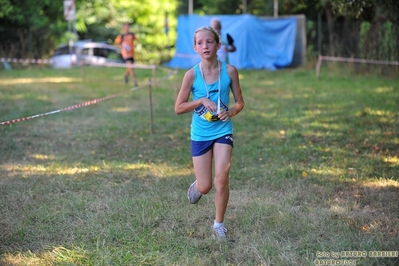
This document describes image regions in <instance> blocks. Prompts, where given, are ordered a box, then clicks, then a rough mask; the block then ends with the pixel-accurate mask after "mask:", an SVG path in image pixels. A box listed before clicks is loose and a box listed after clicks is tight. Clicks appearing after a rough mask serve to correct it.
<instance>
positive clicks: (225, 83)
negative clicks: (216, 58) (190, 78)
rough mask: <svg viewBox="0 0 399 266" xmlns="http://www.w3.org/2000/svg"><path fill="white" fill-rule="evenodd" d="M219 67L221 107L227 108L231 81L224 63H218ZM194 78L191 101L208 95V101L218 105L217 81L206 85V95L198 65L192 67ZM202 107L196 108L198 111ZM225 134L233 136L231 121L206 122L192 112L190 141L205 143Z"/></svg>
mask: <svg viewBox="0 0 399 266" xmlns="http://www.w3.org/2000/svg"><path fill="white" fill-rule="evenodd" d="M219 64H220V66H221V71H220V100H221V105H224V106H225V107H228V106H229V100H230V86H231V79H230V77H229V74H228V73H227V67H226V63H225V62H219ZM194 72H195V78H194V83H193V86H192V87H191V93H192V97H193V100H194V101H195V100H198V99H200V98H203V97H207V94H208V93H209V99H210V100H212V101H213V102H215V103H216V105H217V104H218V97H219V80H217V81H216V82H215V83H213V84H206V85H207V87H208V93H207V90H206V88H205V82H204V80H203V78H202V75H201V72H200V69H199V65H196V66H195V67H194ZM201 108H203V106H200V107H198V108H196V110H197V111H198V110H200V109H201ZM227 134H233V123H232V122H231V119H229V120H227V121H226V122H223V121H222V120H217V121H207V120H205V119H203V118H202V117H200V116H199V115H198V114H197V112H195V111H194V112H193V114H192V121H191V140H194V141H207V140H214V139H217V138H220V137H223V136H224V135H227Z"/></svg>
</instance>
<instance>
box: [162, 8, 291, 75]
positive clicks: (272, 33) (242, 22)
mask: <svg viewBox="0 0 399 266" xmlns="http://www.w3.org/2000/svg"><path fill="white" fill-rule="evenodd" d="M213 18H217V19H219V20H220V21H221V23H222V34H223V33H229V34H230V35H231V36H232V37H233V38H234V44H235V46H236V47H237V50H236V52H234V53H229V63H231V64H232V65H234V66H235V67H236V68H238V69H268V70H275V69H278V68H283V67H287V66H289V65H290V64H291V62H292V59H293V54H294V47H295V35H296V28H297V19H296V18H295V17H294V18H281V19H270V20H264V19H263V20H262V19H258V18H257V17H256V16H253V15H214V16H199V15H188V16H187V15H180V16H179V18H178V25H177V40H176V54H175V56H174V57H173V58H172V60H171V61H169V62H168V63H166V64H165V65H166V66H168V67H172V68H185V69H188V68H191V67H193V66H194V65H195V64H197V63H199V62H200V57H199V55H198V54H197V53H196V52H195V51H194V49H193V45H194V32H195V30H196V29H198V28H200V27H203V26H209V25H210V22H211V20H212V19H213Z"/></svg>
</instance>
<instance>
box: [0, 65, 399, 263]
mask: <svg viewBox="0 0 399 266" xmlns="http://www.w3.org/2000/svg"><path fill="white" fill-rule="evenodd" d="M122 72H123V70H122V69H113V68H86V70H85V75H84V80H83V79H82V77H83V76H82V73H81V70H80V69H71V70H52V69H47V68H41V69H40V68H32V69H19V70H11V71H4V70H2V71H0V122H3V121H7V120H10V119H15V118H22V117H26V116H30V115H35V114H42V113H45V112H50V111H53V110H58V109H61V108H64V107H68V106H72V105H75V104H79V103H82V102H86V101H90V100H93V99H98V98H102V97H105V96H109V95H115V94H117V95H118V96H117V97H114V98H112V99H109V100H106V101H103V102H100V103H97V104H93V105H90V106H86V107H82V108H78V109H73V110H69V111H64V112H60V113H57V114H52V115H48V116H44V117H39V118H36V119H32V120H28V121H23V122H19V123H15V124H13V125H11V126H10V125H8V126H0V138H1V139H0V265H278V266H280V265H315V264H317V259H319V260H320V263H327V262H328V260H332V259H337V260H340V261H341V263H344V262H345V263H352V264H350V265H355V264H356V265H367V266H368V265H399V258H398V250H399V205H398V202H399V106H398V103H399V79H393V78H384V77H378V76H377V75H376V76H370V75H369V76H361V75H354V74H351V73H350V71H349V70H347V69H344V68H343V65H333V64H330V65H328V66H327V65H324V66H323V69H322V74H321V77H320V78H319V79H318V80H316V79H315V73H314V69H313V67H312V68H310V67H309V68H301V69H285V70H280V71H262V70H260V71H248V70H246V71H240V77H241V85H242V88H243V93H244V99H245V101H246V106H245V108H244V110H243V111H242V112H241V113H240V114H239V115H238V116H237V117H235V118H233V123H234V126H235V134H234V135H235V148H234V151H233V165H232V169H231V177H230V179H231V181H230V188H231V197H230V202H229V208H228V210H227V214H226V220H225V225H226V227H227V228H228V230H229V235H230V237H232V238H234V239H235V240H236V241H235V242H234V243H219V242H216V241H215V240H214V239H213V238H212V235H211V231H210V226H211V225H212V223H213V219H214V206H213V195H214V194H213V192H211V193H210V194H208V195H206V196H205V197H203V198H202V199H201V201H200V202H199V203H198V204H197V205H191V204H189V202H188V200H187V197H186V192H187V188H188V186H189V185H190V184H191V182H193V180H194V175H193V169H192V162H191V154H190V140H189V130H190V128H189V125H190V120H191V117H190V115H189V114H187V115H182V116H177V115H175V114H174V98H175V93H176V87H177V86H179V84H180V81H181V78H182V75H183V72H184V71H183V70H181V71H179V73H178V75H177V76H175V77H171V78H164V77H165V75H166V72H165V71H162V70H160V71H157V77H158V82H157V84H156V86H154V87H153V90H152V97H153V99H152V102H153V119H154V123H153V133H152V134H151V132H150V110H149V91H148V86H146V84H147V82H148V80H149V78H150V77H151V75H152V74H151V71H148V70H136V74H137V75H138V76H139V80H140V85H143V88H141V89H139V90H135V91H132V90H129V87H128V86H126V85H124V84H123V78H122ZM344 251H359V253H344ZM363 251H365V254H364V253H360V252H363ZM371 251H395V252H396V253H393V256H394V257H393V258H388V257H387V256H388V255H389V254H380V255H384V256H385V257H384V258H375V257H372V255H373V254H372V253H370V254H369V252H371ZM369 255H370V256H369ZM391 255H392V254H391ZM395 255H396V257H395Z"/></svg>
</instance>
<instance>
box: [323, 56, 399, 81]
mask: <svg viewBox="0 0 399 266" xmlns="http://www.w3.org/2000/svg"><path fill="white" fill-rule="evenodd" d="M323 60H325V61H335V62H349V63H362V64H378V65H392V66H399V61H385V60H373V59H361V58H347V57H336V56H323V55H319V58H318V60H317V64H316V77H317V78H318V77H319V76H320V68H321V64H322V62H323Z"/></svg>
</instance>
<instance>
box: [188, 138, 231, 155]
mask: <svg viewBox="0 0 399 266" xmlns="http://www.w3.org/2000/svg"><path fill="white" fill-rule="evenodd" d="M214 143H223V144H229V145H231V146H232V147H234V145H233V135H232V134H228V135H225V136H223V137H220V138H218V139H214V140H207V141H195V140H191V154H192V156H193V157H196V156H201V155H204V154H205V153H207V152H208V151H209V150H210V149H212V147H213V144H214Z"/></svg>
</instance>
